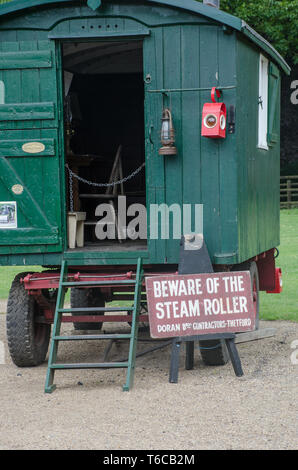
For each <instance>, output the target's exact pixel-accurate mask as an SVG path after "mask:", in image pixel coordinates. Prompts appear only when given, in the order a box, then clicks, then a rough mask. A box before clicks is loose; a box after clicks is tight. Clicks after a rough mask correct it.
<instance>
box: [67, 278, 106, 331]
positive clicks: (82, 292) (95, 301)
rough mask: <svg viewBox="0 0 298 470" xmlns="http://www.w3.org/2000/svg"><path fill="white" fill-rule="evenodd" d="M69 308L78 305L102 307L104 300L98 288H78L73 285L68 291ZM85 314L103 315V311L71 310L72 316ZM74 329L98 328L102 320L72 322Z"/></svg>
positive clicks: (77, 306)
mask: <svg viewBox="0 0 298 470" xmlns="http://www.w3.org/2000/svg"><path fill="white" fill-rule="evenodd" d="M70 305H71V308H79V307H87V308H90V307H104V306H105V300H104V298H103V295H102V293H101V291H100V289H91V288H90V289H79V288H78V287H74V288H72V289H71V293H70ZM86 315H104V312H100V313H98V312H91V313H90V312H88V313H86V312H73V316H74V317H75V316H86ZM73 326H74V329H75V330H100V329H101V327H102V322H98V323H74V324H73Z"/></svg>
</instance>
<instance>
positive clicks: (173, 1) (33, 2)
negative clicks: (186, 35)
mask: <svg viewBox="0 0 298 470" xmlns="http://www.w3.org/2000/svg"><path fill="white" fill-rule="evenodd" d="M71 1H73V0H12V1H10V2H7V3H2V4H0V16H3V15H6V14H9V13H13V12H15V11H21V10H26V9H28V8H32V7H37V6H41V5H50V4H61V3H67V2H71ZM144 1H146V2H148V3H155V4H159V5H166V6H169V7H174V8H179V9H180V10H186V11H188V12H191V13H196V14H199V15H202V16H205V17H206V18H209V19H211V20H214V21H217V22H219V23H222V24H224V25H225V26H229V27H231V28H233V29H234V30H236V31H239V32H241V33H243V34H244V35H245V36H246V37H248V38H249V39H250V40H251V41H252V42H254V43H255V44H256V45H258V46H259V47H260V48H261V49H263V50H264V51H265V52H266V53H267V54H269V55H270V56H271V57H272V59H273V60H275V61H276V62H277V64H278V65H279V66H280V67H281V69H282V70H283V71H284V72H285V73H286V74H287V75H289V74H290V73H291V68H290V67H289V65H288V64H287V62H286V61H285V60H284V58H283V57H282V56H281V55H280V54H279V53H278V52H277V51H276V49H274V47H273V46H272V45H271V44H270V43H269V42H268V41H266V39H264V38H263V37H262V36H261V35H260V34H258V33H257V32H256V31H255V30H254V29H253V28H251V27H250V26H249V25H248V24H247V23H245V22H244V21H242V20H241V19H240V18H237V17H236V16H233V15H230V14H228V13H225V12H224V11H222V10H220V9H217V8H214V7H211V6H208V5H204V4H203V3H199V2H197V1H195V0H144ZM86 3H87V0H86Z"/></svg>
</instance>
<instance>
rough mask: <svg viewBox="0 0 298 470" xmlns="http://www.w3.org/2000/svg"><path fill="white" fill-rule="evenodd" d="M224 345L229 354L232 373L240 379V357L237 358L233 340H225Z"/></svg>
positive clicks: (241, 371) (241, 372) (241, 373)
mask: <svg viewBox="0 0 298 470" xmlns="http://www.w3.org/2000/svg"><path fill="white" fill-rule="evenodd" d="M226 345H227V348H228V351H229V354H230V358H231V362H232V365H233V368H234V372H235V374H236V376H237V377H242V375H243V370H242V365H241V361H240V357H239V354H238V351H237V348H236V345H235V338H226Z"/></svg>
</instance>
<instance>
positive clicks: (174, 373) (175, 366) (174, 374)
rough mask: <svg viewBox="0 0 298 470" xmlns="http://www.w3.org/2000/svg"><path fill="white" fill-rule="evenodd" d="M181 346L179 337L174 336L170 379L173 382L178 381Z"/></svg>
mask: <svg viewBox="0 0 298 470" xmlns="http://www.w3.org/2000/svg"><path fill="white" fill-rule="evenodd" d="M180 348H181V342H180V341H179V340H178V341H177V338H174V339H173V343H172V354H171V366H170V379H169V382H170V383H172V384H177V383H178V373H179V353H180Z"/></svg>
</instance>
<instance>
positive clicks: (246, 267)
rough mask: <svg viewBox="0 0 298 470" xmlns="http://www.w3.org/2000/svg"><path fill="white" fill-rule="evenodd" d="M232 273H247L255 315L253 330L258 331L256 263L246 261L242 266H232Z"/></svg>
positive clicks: (258, 295) (258, 299) (257, 273)
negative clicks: (248, 273)
mask: <svg viewBox="0 0 298 470" xmlns="http://www.w3.org/2000/svg"><path fill="white" fill-rule="evenodd" d="M232 271H249V272H250V278H251V287H252V296H253V306H254V315H255V330H258V329H259V316H260V312H259V301H260V288H259V272H258V267H257V263H256V262H255V261H247V262H245V263H242V264H237V265H235V266H233V268H232Z"/></svg>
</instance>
